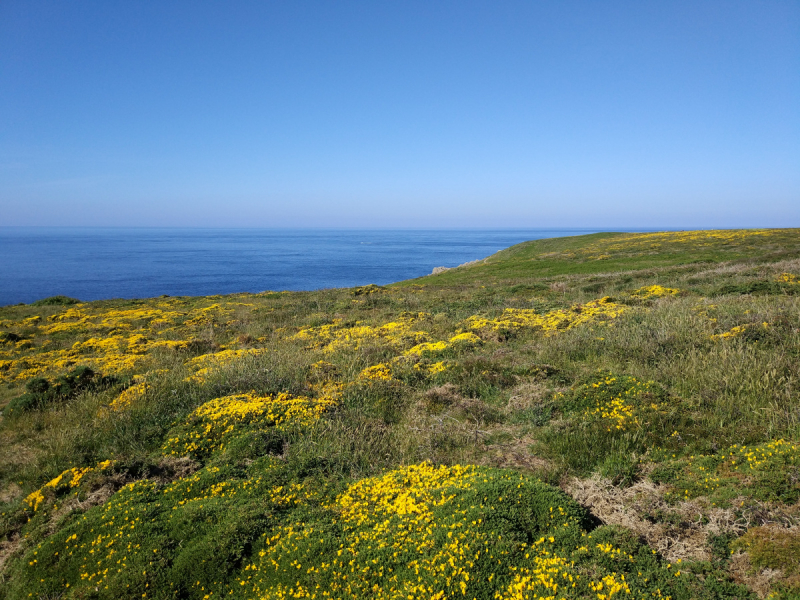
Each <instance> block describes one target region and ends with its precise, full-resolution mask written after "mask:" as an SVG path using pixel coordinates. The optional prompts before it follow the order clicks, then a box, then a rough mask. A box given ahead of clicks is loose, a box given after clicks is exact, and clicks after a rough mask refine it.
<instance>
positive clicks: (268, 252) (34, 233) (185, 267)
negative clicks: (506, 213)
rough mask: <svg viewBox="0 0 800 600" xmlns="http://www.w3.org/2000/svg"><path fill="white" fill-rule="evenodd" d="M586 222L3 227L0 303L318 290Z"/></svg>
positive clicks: (415, 273) (462, 257) (386, 279)
mask: <svg viewBox="0 0 800 600" xmlns="http://www.w3.org/2000/svg"><path fill="white" fill-rule="evenodd" d="M584 233H591V231H590V230H586V229H580V230H579V229H551V230H544V229H536V230H530V229H529V230H508V229H506V230H463V231H458V230H445V231H430V230H427V231H411V230H395V231H392V230H373V231H367V230H274V229H273V230H268V229H263V230H257V229H249V230H248V229H230V230H221V229H66V228H64V229H58V228H0V305H5V304H16V303H18V302H32V301H34V300H38V299H40V298H45V297H47V296H54V295H57V294H64V295H66V296H72V297H74V298H79V299H81V300H98V299H102V298H146V297H153V296H159V295H161V294H169V295H170V296H198V295H210V294H228V293H234V292H261V291H265V290H314V289H320V288H330V287H348V286H355V285H364V284H367V283H377V284H379V285H382V284H387V283H391V282H394V281H400V280H402V279H410V278H412V277H419V276H421V275H427V274H428V273H430V272H431V270H432V269H433V268H434V267H437V266H446V267H454V266H456V265H459V264H461V263H464V262H466V261H469V260H475V259H478V258H484V257H486V256H489V255H490V254H493V253H495V252H497V251H498V250H502V249H503V248H506V247H508V246H511V245H512V244H517V243H519V242H523V241H525V240H532V239H539V238H547V237H559V236H565V235H580V234H584Z"/></svg>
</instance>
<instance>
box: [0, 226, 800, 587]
mask: <svg viewBox="0 0 800 600" xmlns="http://www.w3.org/2000/svg"><path fill="white" fill-rule="evenodd" d="M799 282H800V231H797V230H739V231H710V232H674V233H658V234H597V235H591V236H580V237H576V238H561V239H554V240H539V241H536V242H530V243H526V244H521V245H519V246H515V247H513V248H510V249H508V250H505V251H503V252H500V253H498V254H497V255H495V256H493V257H490V258H489V259H487V260H486V261H485V262H484V263H483V264H476V265H471V266H468V267H463V268H458V269H452V270H449V271H446V272H444V273H442V274H440V275H436V276H431V277H427V278H422V279H419V280H414V281H408V282H401V283H399V284H396V285H392V286H388V287H379V286H364V287H360V288H354V289H340V290H323V291H318V292H303V293H275V292H265V293H262V294H247V295H235V296H225V297H208V298H157V299H152V300H136V301H121V300H120V301H104V302H91V303H80V302H77V301H74V300H73V299H68V298H55V299H52V300H48V299H46V300H44V301H40V302H37V303H35V304H33V305H27V306H22V305H21V306H13V307H4V308H0V383H1V384H2V388H1V389H0V406H2V407H3V415H2V420H0V513H2V514H0V536H2V538H0V540H1V541H0V598H2V599H9V600H11V599H22V598H218V597H226V598H228V597H230V598H306V597H311V598H361V597H363V598H406V599H413V598H462V597H463V598H493V599H495V598H496V599H506V598H508V599H510V598H598V599H602V598H615V597H619V598H622V597H636V598H687V599H688V598H747V597H754V598H755V597H758V596H760V597H765V596H767V595H771V596H772V597H786V598H791V597H796V596H797V595H798V594H800V567H799V566H798V562H797V560H796V552H795V550H796V549H797V548H798V547H800V545H799V544H800V541H798V540H800V505H799V504H798V501H800V401H799V400H800V399H799V398H798V388H799V387H800V371H799V370H798V369H799V368H800V367H799V366H798V365H800V310H798V309H800V305H799V303H798V295H797V292H798V291H800V283H799ZM571 496H572V497H571Z"/></svg>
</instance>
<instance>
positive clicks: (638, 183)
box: [0, 0, 800, 228]
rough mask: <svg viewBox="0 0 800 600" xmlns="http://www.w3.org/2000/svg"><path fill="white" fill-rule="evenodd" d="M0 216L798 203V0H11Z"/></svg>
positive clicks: (738, 213) (191, 219)
mask: <svg viewBox="0 0 800 600" xmlns="http://www.w3.org/2000/svg"><path fill="white" fill-rule="evenodd" d="M0 225H48V226H49V225H97V226H226V227H298V226H300V227H304V226H308V227H551V226H574V227H597V228H609V227H611V228H613V227H619V228H633V227H654V228H660V227H664V228H675V227H678V228H682V227H737V226H743V227H749V226H800V3H799V2H797V1H785V2H759V1H754V0H751V1H746V2H735V1H728V0H726V1H724V2H702V1H690V2H674V1H670V2H639V1H636V2H595V1H592V2H533V1H526V2H511V1H501V2H488V1H487V2H469V1H458V2H431V1H430V0H426V1H424V2H422V1H421V2H413V1H403V2H374V1H373V2H344V1H342V2H288V1H287V2H280V3H278V2H198V1H196V0H193V1H187V2H179V1H176V2H139V3H134V2H113V1H108V0H103V1H98V2H91V1H83V2H60V1H53V2H36V1H32V0H3V1H2V2H0Z"/></svg>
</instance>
